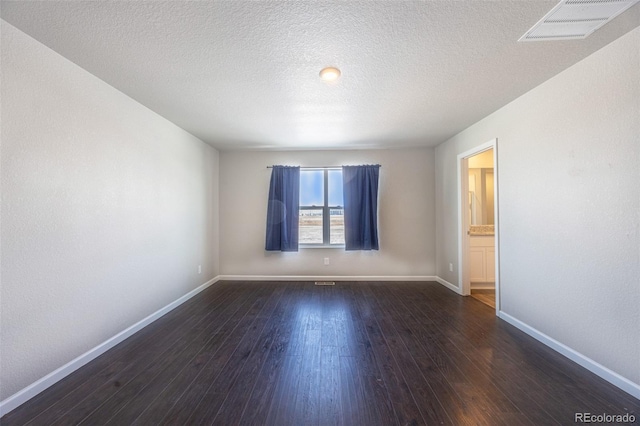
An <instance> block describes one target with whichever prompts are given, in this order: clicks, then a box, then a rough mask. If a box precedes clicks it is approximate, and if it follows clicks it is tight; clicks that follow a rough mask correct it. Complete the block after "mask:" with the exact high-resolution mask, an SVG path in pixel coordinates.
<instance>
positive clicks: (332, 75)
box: [320, 67, 340, 81]
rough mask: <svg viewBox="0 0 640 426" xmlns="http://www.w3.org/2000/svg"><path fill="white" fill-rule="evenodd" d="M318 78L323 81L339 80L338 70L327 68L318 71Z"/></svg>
mask: <svg viewBox="0 0 640 426" xmlns="http://www.w3.org/2000/svg"><path fill="white" fill-rule="evenodd" d="M320 78H321V79H323V80H324V81H336V80H337V79H338V78H340V70H339V69H338V68H335V67H327V68H323V69H322V70H320Z"/></svg>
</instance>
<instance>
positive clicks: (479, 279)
mask: <svg viewBox="0 0 640 426" xmlns="http://www.w3.org/2000/svg"><path fill="white" fill-rule="evenodd" d="M497 166H498V164H497V139H494V140H491V141H489V142H487V143H485V144H482V145H480V146H478V147H476V148H474V149H472V150H469V151H466V152H464V153H462V154H459V155H458V190H459V194H458V235H459V245H458V247H459V253H458V264H459V274H458V275H459V282H458V285H459V288H460V289H461V294H462V295H464V296H472V297H474V298H476V299H478V300H479V301H481V302H482V303H485V304H486V305H489V306H491V307H492V308H494V309H495V311H496V315H497V314H498V313H499V312H500V285H499V281H500V280H499V273H498V271H499V268H498V265H499V256H498V253H499V235H498V167H497Z"/></svg>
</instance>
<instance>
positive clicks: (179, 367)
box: [0, 282, 640, 426]
mask: <svg viewBox="0 0 640 426" xmlns="http://www.w3.org/2000/svg"><path fill="white" fill-rule="evenodd" d="M576 412H578V413H581V412H589V413H599V414H602V413H607V414H625V413H631V414H634V415H635V416H636V418H638V417H639V416H640V401H638V400H637V399H635V398H633V397H631V396H629V395H628V394H626V393H624V392H622V391H620V390H619V389H617V388H615V387H614V386H612V385H610V384H609V383H607V382H605V381H604V380H602V379H600V378H598V377H597V376H595V375H593V374H592V373H590V372H588V371H587V370H585V369H583V368H581V367H579V366H578V365H576V364H574V363H573V362H571V361H569V360H568V359H566V358H564V357H562V356H561V355H559V354H557V353H556V352H554V351H552V350H551V349H549V348H547V347H546V346H544V345H542V344H540V343H539V342H537V341H535V340H533V339H532V338H530V337H529V336H527V335H525V334H524V333H522V332H520V331H519V330H517V329H515V328H514V327H512V326H510V325H509V324H507V323H505V322H503V321H501V320H499V319H497V318H496V317H495V313H494V310H493V309H491V308H490V307H488V306H486V305H484V304H482V303H480V302H479V301H477V300H474V299H472V298H463V297H460V296H457V295H455V294H454V293H452V292H450V291H449V290H447V289H445V288H444V287H442V286H441V285H439V284H437V283H424V282H421V283H414V282H403V283H399V282H390V283H384V282H339V283H337V284H336V286H314V285H313V283H308V282H297V283H296V282H219V283H217V284H216V285H214V286H212V287H210V288H209V289H207V290H205V291H204V292H202V293H201V294H199V295H198V296H196V297H194V298H193V299H191V300H189V301H188V302H186V303H185V304H183V305H182V306H180V307H178V308H177V309H175V310H173V311H172V312H170V313H169V314H167V315H165V316H164V317H162V318H161V319H159V320H158V321H156V322H154V323H153V324H151V325H149V326H148V327H146V328H145V329H143V330H141V331H140V332H138V333H137V334H136V335H134V336H132V337H131V338H129V339H127V340H126V341H124V342H122V343H121V344H120V345H118V346H116V347H114V348H113V349H111V350H110V351H108V352H106V353H105V354H103V355H102V356H100V357H98V358H96V359H95V360H94V361H92V362H91V363H89V364H87V365H86V366H84V367H82V368H81V369H79V370H78V371H76V372H75V373H73V374H71V375H69V376H68V377H66V378H65V379H63V380H62V381H60V382H58V383H57V384H55V385H54V386H52V387H51V388H49V389H47V390H46V391H44V392H42V393H41V394H40V395H38V396H36V397H35V398H33V399H31V400H30V401H28V402H27V403H25V404H23V405H22V406H20V407H18V408H17V409H15V410H14V411H12V412H10V413H8V414H7V415H5V416H4V417H3V418H2V419H0V423H1V424H2V425H6V426H10V425H72V424H73V425H77V424H81V425H103V424H105V425H106V424H110V425H129V424H136V425H187V424H194V425H201V424H207V425H236V424H242V425H277V426H280V425H384V426H387V425H423V424H429V425H431V424H433V425H441V424H445V425H510V426H512V425H551V424H560V425H564V424H573V423H574V413H576Z"/></svg>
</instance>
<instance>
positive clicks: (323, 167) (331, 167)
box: [267, 164, 382, 169]
mask: <svg viewBox="0 0 640 426" xmlns="http://www.w3.org/2000/svg"><path fill="white" fill-rule="evenodd" d="M364 165H365V166H378V167H382V166H381V165H380V164H364ZM285 167H294V166H285ZM300 168H301V169H341V168H342V166H313V167H302V166H300ZM267 169H273V166H267Z"/></svg>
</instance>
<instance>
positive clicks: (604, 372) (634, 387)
mask: <svg viewBox="0 0 640 426" xmlns="http://www.w3.org/2000/svg"><path fill="white" fill-rule="evenodd" d="M498 316H499V317H500V318H502V319H503V320H505V321H506V322H508V323H509V324H511V325H513V326H514V327H516V328H518V329H520V330H522V331H523V332H525V333H527V334H528V335H529V336H531V337H533V338H534V339H536V340H538V341H540V342H542V343H544V344H545V345H547V346H549V347H550V348H551V349H553V350H554V351H556V352H558V353H560V354H561V355H564V356H566V357H567V358H569V359H570V360H571V361H573V362H575V363H577V364H578V365H580V366H582V367H584V368H586V369H587V370H589V371H591V372H592V373H594V374H596V375H597V376H600V377H602V378H603V379H604V380H606V381H607V382H609V383H611V384H612V385H614V386H617V387H618V388H620V389H622V390H623V391H625V392H627V393H628V394H630V395H631V396H633V397H635V398H638V399H640V384H638V383H634V382H632V381H631V380H629V379H627V378H625V377H623V376H621V375H620V374H618V373H616V372H615V371H612V370H609V369H608V368H607V367H605V366H604V365H601V364H599V363H597V362H596V361H594V360H592V359H591V358H589V357H586V356H584V355H583V354H581V353H580V352H577V351H576V350H574V349H571V348H570V347H568V346H567V345H565V344H563V343H560V342H558V341H557V340H555V339H554V338H552V337H549V336H547V335H546V334H544V333H542V332H541V331H539V330H536V329H535V328H533V327H531V326H529V325H527V324H525V323H523V322H522V321H520V320H519V319H516V318H514V317H512V316H511V315H509V314H506V313H504V312H503V311H500V313H499V314H498Z"/></svg>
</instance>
